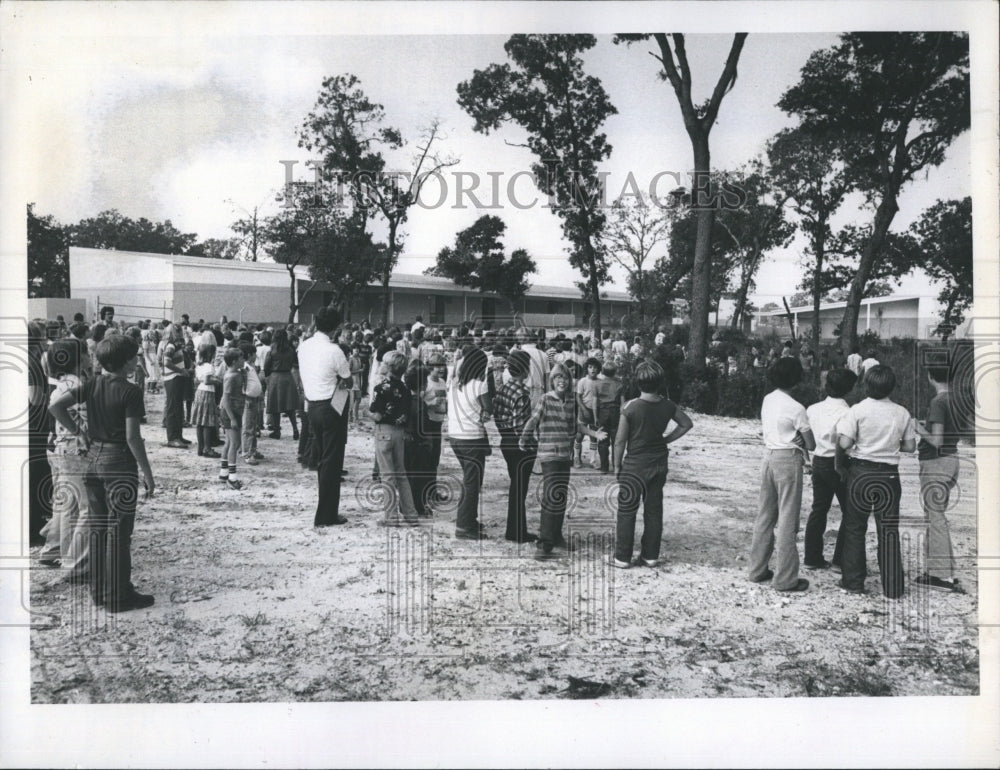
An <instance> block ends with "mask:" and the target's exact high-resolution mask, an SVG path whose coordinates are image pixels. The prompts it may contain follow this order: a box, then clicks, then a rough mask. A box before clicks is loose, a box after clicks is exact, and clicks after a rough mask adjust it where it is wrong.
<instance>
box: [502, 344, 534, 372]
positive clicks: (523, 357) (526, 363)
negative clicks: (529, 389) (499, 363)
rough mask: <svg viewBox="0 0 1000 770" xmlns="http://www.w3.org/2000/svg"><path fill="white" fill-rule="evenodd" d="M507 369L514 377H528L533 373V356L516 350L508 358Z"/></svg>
mask: <svg viewBox="0 0 1000 770" xmlns="http://www.w3.org/2000/svg"><path fill="white" fill-rule="evenodd" d="M507 369H508V370H510V373H511V375H512V376H514V377H527V376H528V372H530V371H531V356H529V355H528V354H527V353H526V352H525V351H523V350H515V351H514V352H513V353H511V354H510V355H509V356H508V357H507Z"/></svg>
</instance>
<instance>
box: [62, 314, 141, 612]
mask: <svg viewBox="0 0 1000 770" xmlns="http://www.w3.org/2000/svg"><path fill="white" fill-rule="evenodd" d="M94 353H95V355H96V356H97V360H98V362H99V363H100V365H101V369H102V374H101V375H100V376H99V377H94V378H93V379H90V380H87V381H86V382H85V383H83V384H81V385H78V386H76V387H75V388H73V389H72V390H70V391H67V392H66V393H63V394H62V395H61V396H58V397H57V398H56V399H55V400H54V401H53V402H52V403H51V404H50V406H49V412H50V413H51V414H52V416H53V417H55V419H56V420H58V421H59V423H60V424H61V425H62V426H63V427H64V428H65V429H66V430H67V431H69V432H70V433H76V432H77V431H78V430H79V426H78V424H77V423H76V421H75V420H74V419H73V418H72V417H71V416H70V413H69V407H70V406H72V405H73V404H79V403H81V402H86V404H87V422H88V430H89V432H90V448H89V450H88V457H87V463H88V465H87V473H86V476H85V478H84V484H85V485H86V487H87V502H88V505H89V509H88V511H87V516H86V518H85V519H84V521H83V522H82V524H83V530H84V534H85V536H86V538H87V540H88V541H89V542H90V546H91V547H90V588H91V595H92V596H93V599H94V604H96V605H98V606H103V607H104V608H105V609H106V610H107V611H108V612H127V611H129V610H136V609H142V608H144V607H149V606H150V605H152V604H153V602H154V598H153V597H152V596H151V595H149V594H142V593H139V592H138V591H136V589H135V587H134V586H133V585H132V553H131V551H132V532H133V530H134V528H135V506H136V501H137V500H138V497H139V473H140V472H141V473H142V483H143V486H145V488H146V497H147V498H149V497H152V495H153V489H154V482H153V471H152V469H151V468H150V467H149V460H148V459H147V458H146V446H145V444H144V443H143V441H142V434H141V433H140V430H141V429H140V423H139V421H140V420H141V419H142V417H143V416H144V409H143V404H142V391H141V390H140V389H139V388H137V387H136V386H135V385H133V384H132V383H130V382H128V377H129V375H131V374H132V371H133V369H135V367H136V366H137V365H138V363H139V362H138V355H139V346H138V344H136V342H135V340H133V339H132V338H131V337H127V336H125V335H121V334H112V335H110V336H109V337H107V338H106V339H103V340H101V342H100V343H98V344H97V346H96V348H95V349H94Z"/></svg>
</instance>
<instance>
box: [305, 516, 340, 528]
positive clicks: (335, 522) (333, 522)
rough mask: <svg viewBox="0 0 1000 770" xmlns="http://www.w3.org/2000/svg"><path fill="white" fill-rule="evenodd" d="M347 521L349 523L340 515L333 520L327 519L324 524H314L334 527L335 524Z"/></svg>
mask: <svg viewBox="0 0 1000 770" xmlns="http://www.w3.org/2000/svg"><path fill="white" fill-rule="evenodd" d="M346 523H347V519H345V518H344V517H343V516H338V517H337V518H335V519H334V520H333V521H326V522H323V523H322V524H314V525H313V526H315V527H334V526H336V525H338V524H346Z"/></svg>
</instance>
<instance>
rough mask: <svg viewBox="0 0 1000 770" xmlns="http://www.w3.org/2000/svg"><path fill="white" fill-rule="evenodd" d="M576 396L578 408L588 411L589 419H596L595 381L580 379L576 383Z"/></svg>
mask: <svg viewBox="0 0 1000 770" xmlns="http://www.w3.org/2000/svg"><path fill="white" fill-rule="evenodd" d="M576 395H577V396H579V397H580V406H582V407H583V408H584V409H589V410H590V417H591V419H596V417H597V379H596V378H595V379H591V378H590V377H581V378H580V379H579V380H577V381H576Z"/></svg>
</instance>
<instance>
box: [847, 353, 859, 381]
mask: <svg viewBox="0 0 1000 770" xmlns="http://www.w3.org/2000/svg"><path fill="white" fill-rule="evenodd" d="M847 368H848V369H850V370H851V371H852V372H854V373H855V374H857V375H858V376H860V375H861V356H860V355H858V354H857V353H851V355H849V356H848V357H847Z"/></svg>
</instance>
